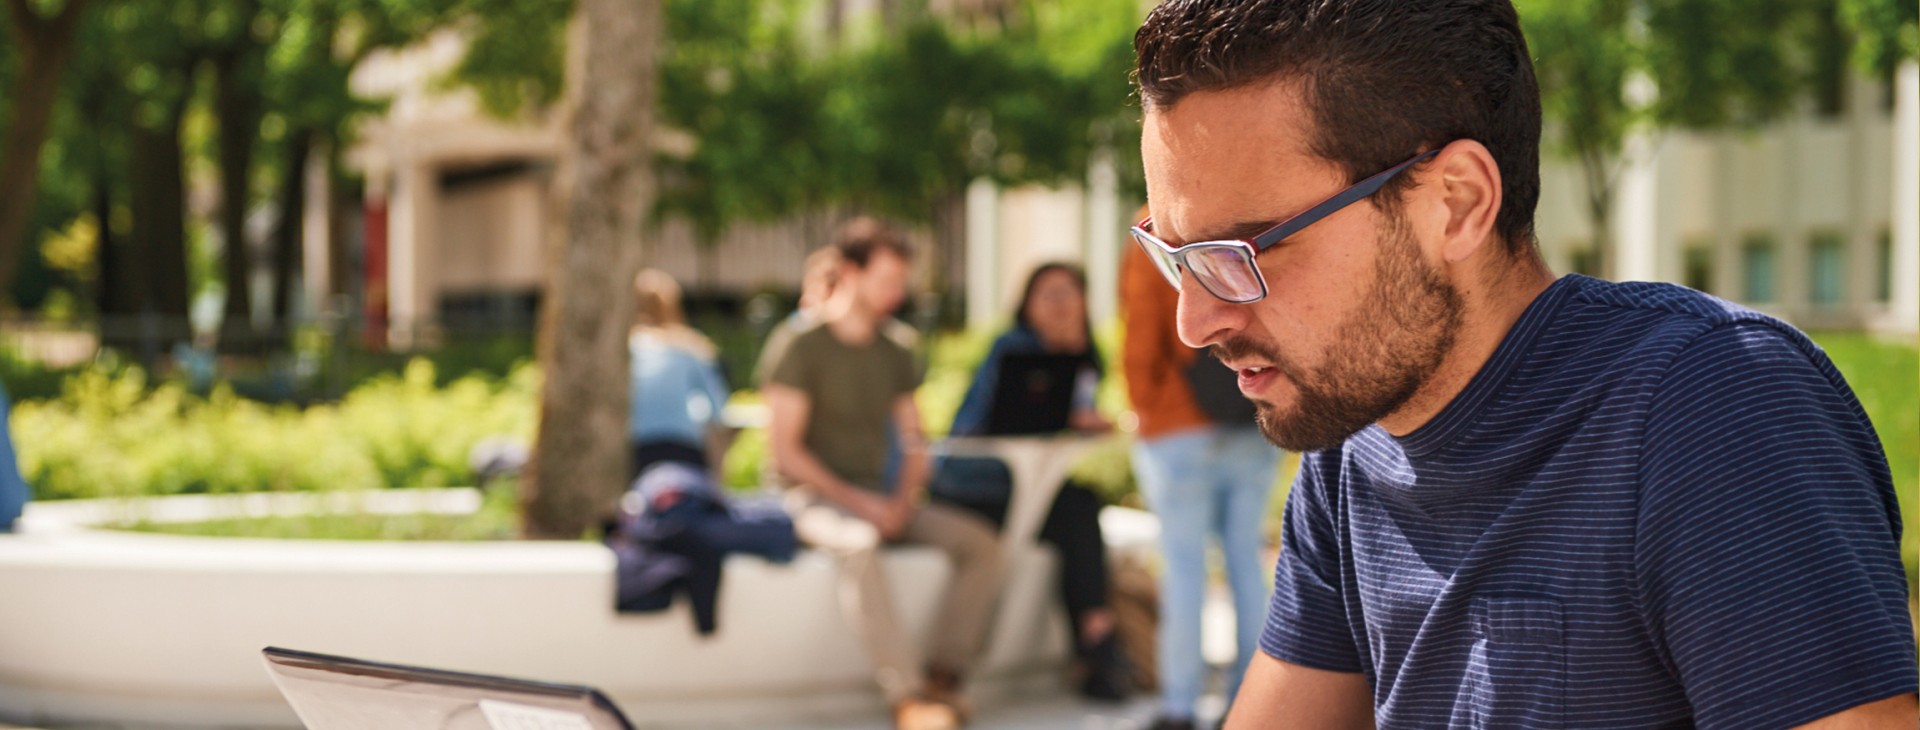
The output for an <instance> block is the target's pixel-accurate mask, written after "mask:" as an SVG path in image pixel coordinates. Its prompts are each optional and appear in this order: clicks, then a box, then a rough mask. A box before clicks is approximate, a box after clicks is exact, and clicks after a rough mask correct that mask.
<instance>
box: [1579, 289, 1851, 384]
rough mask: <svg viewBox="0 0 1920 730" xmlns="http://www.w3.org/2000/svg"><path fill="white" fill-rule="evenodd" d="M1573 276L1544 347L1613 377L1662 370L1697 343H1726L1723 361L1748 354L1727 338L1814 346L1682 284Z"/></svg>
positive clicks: (1776, 322) (1777, 323) (1805, 349)
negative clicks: (1564, 304) (1728, 343)
mask: <svg viewBox="0 0 1920 730" xmlns="http://www.w3.org/2000/svg"><path fill="white" fill-rule="evenodd" d="M1570 283H1571V284H1573V288H1572V294H1571V296H1570V297H1569V300H1570V306H1567V307H1566V308H1564V309H1563V310H1562V312H1561V313H1560V316H1559V317H1558V318H1557V319H1558V321H1557V322H1555V323H1554V325H1555V326H1554V328H1553V332H1552V334H1550V335H1549V336H1548V338H1547V340H1546V342H1544V343H1542V344H1543V346H1544V349H1548V350H1560V351H1562V352H1563V353H1564V354H1565V355H1567V357H1566V359H1567V360H1568V361H1569V362H1571V363H1583V364H1585V365H1587V366H1591V365H1593V364H1595V363H1607V364H1608V365H1609V366H1610V367H1608V368H1607V369H1606V372H1609V373H1611V374H1613V375H1614V376H1615V377H1618V378H1623V379H1625V378H1630V377H1632V378H1638V377H1639V375H1640V374H1644V373H1647V372H1649V369H1651V371H1653V372H1664V371H1665V370H1667V369H1668V368H1670V367H1671V366H1672V365H1673V364H1674V363H1675V362H1676V361H1677V360H1678V359H1679V358H1680V357H1681V356H1682V355H1683V354H1685V353H1688V352H1695V351H1698V350H1700V349H1701V348H1716V349H1722V350H1724V352H1722V356H1723V357H1725V358H1728V362H1737V361H1739V360H1741V359H1744V358H1746V357H1748V356H1750V355H1751V354H1752V353H1750V352H1749V353H1743V352H1741V351H1739V350H1737V349H1725V348H1721V346H1720V343H1721V341H1723V340H1726V339H1728V338H1734V339H1742V340H1744V341H1747V342H1750V343H1765V344H1766V345H1767V347H1768V348H1769V349H1772V348H1782V347H1784V348H1789V349H1792V350H1796V351H1799V352H1801V353H1803V354H1807V355H1811V354H1812V353H1814V352H1815V351H1817V348H1815V347H1814V346H1813V344H1812V341H1811V340H1808V339H1807V337H1806V335H1805V334H1803V333H1801V332H1800V331H1799V330H1797V329H1794V328H1793V326H1792V325H1789V324H1787V323H1786V322H1783V321H1781V320H1780V319H1778V318H1776V317H1773V316H1771V315H1768V314H1766V313H1764V312H1759V311H1756V310H1753V309H1750V308H1748V307H1745V306H1742V305H1740V304H1736V303H1733V302H1729V301H1727V300H1724V299H1721V298H1719V297H1715V296H1713V295H1710V294H1706V293H1704V292H1700V291H1696V290H1693V289H1689V288H1687V287H1684V286H1679V285H1676V284H1665V283H1656V282H1625V283H1615V282H1609V281H1602V280H1599V279H1591V278H1587V277H1579V278H1578V280H1576V281H1573V282H1570ZM1580 369H1585V368H1584V367H1583V368H1580ZM1656 379H1657V378H1656Z"/></svg>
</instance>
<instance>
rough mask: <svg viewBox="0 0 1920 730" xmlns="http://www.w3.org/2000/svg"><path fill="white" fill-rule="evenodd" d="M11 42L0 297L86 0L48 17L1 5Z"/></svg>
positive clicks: (17, 1) (0, 189)
mask: <svg viewBox="0 0 1920 730" xmlns="http://www.w3.org/2000/svg"><path fill="white" fill-rule="evenodd" d="M6 3H7V12H8V14H9V16H10V20H11V21H12V27H13V36H14V37H13V41H14V42H15V43H17V44H19V47H20V75H19V76H18V77H15V78H14V79H13V81H12V83H11V84H10V86H11V87H12V88H11V89H9V91H10V95H9V96H8V99H9V101H10V102H11V103H10V105H9V106H10V108H11V109H12V111H13V119H12V121H11V122H10V123H8V124H5V125H4V129H5V133H4V136H0V294H5V293H6V292H7V291H9V290H10V289H11V288H12V286H13V275H14V272H15V271H16V270H17V268H18V267H19V265H20V257H21V256H22V255H23V254H25V253H26V249H27V219H28V218H29V217H30V216H31V215H32V214H33V193H34V190H35V189H36V188H38V187H39V185H40V146H41V144H42V143H44V142H46V140H47V123H48V121H49V120H50V119H51V118H52V116H53V99H54V95H55V93H56V92H58V91H59V89H60V76H61V74H62V73H63V72H64V71H66V68H67V59H68V58H70V57H71V56H72V55H73V46H74V33H75V32H76V30H77V29H78V28H79V27H80V15H81V13H82V12H84V10H85V8H86V5H87V0H67V4H66V5H65V6H64V7H62V8H61V9H60V12H59V13H58V14H56V15H54V16H53V17H50V18H49V17H43V16H41V15H40V14H38V13H36V12H34V10H33V8H32V7H31V6H30V4H29V2H28V0H6Z"/></svg>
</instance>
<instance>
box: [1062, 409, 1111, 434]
mask: <svg viewBox="0 0 1920 730" xmlns="http://www.w3.org/2000/svg"><path fill="white" fill-rule="evenodd" d="M1067 426H1068V427H1070V428H1072V429H1073V430H1075V431H1079V432H1081V433H1106V432H1108V431H1112V430H1113V422H1112V421H1109V420H1107V417H1106V416H1102V415H1100V412H1099V411H1096V410H1092V409H1086V410H1076V411H1074V412H1073V415H1071V416H1068V417H1067Z"/></svg>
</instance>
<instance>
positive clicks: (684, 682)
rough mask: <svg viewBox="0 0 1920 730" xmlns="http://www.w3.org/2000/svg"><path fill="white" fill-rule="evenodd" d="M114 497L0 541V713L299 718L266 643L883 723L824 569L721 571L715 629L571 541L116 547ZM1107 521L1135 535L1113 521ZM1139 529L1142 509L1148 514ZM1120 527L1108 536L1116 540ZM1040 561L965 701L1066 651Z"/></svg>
mask: <svg viewBox="0 0 1920 730" xmlns="http://www.w3.org/2000/svg"><path fill="white" fill-rule="evenodd" d="M370 496H371V497H373V498H374V501H377V502H378V504H374V503H373V502H367V503H364V504H356V505H353V507H354V508H362V509H378V510H379V511H390V512H407V511H451V512H459V511H462V510H466V511H471V510H472V509H473V508H474V507H475V506H477V504H478V495H477V494H475V493H473V492H472V490H419V491H413V490H407V491H404V492H384V493H377V494H373V495H370ZM324 499H325V498H321V497H315V496H314V495H280V496H278V497H267V496H265V495H251V496H245V497H200V498H165V499H159V500H150V501H149V503H148V504H147V506H146V508H145V509H146V511H145V514H147V515H148V519H155V520H161V519H175V520H184V519H207V518H209V517H212V516H217V515H229V514H235V513H237V512H244V513H273V512H299V511H302V510H307V511H311V510H314V509H332V508H338V507H339V506H338V505H337V504H332V503H327V502H324V501H316V500H324ZM125 509H126V508H125V507H124V506H116V505H114V504H111V503H100V502H92V503H81V502H73V503H36V504H33V505H30V506H29V508H28V513H27V515H26V517H25V518H24V520H23V522H22V526H21V532H20V533H19V534H15V535H0V721H14V722H27V723H77V722H86V723H110V724H114V725H121V726H125V727H166V726H179V727H196V728H206V727H221V726H245V727H290V728H291V727H298V726H299V725H298V723H297V720H296V719H295V717H294V716H293V714H292V712H291V711H290V710H289V709H287V707H286V705H285V703H284V702H283V701H282V700H281V698H280V696H279V694H278V692H277V691H276V690H275V689H274V686H273V684H272V683H271V681H270V680H269V679H268V678H267V674H266V672H265V671H264V669H263V668H262V665H261V660H260V658H259V651H260V649H261V648H262V647H265V646H268V645H277V646H283V647H288V648H295V649H303V650H308V651H317V652H323V653H332V654H344V655H349V656H356V657H362V658H368V659H375V660H383V661H392V662H399V663H406V664H420V665H426V666H433V667H439V668H446V669H454V670H462V671H473V672H485V673H494V674H504V675H509V676H519V677H527V678H534V679H541V680H547V681H556V682H568V683H579V684H587V685H592V686H595V687H598V688H600V689H602V690H603V691H605V692H607V693H608V694H609V695H610V696H611V697H613V699H614V700H615V702H617V703H618V704H620V705H621V707H622V708H623V709H625V710H626V711H627V712H628V713H630V714H631V715H632V716H633V717H634V719H635V720H636V721H639V722H644V723H647V724H649V725H661V724H667V725H673V724H690V723H694V722H698V723H702V724H712V723H737V724H742V725H747V726H751V725H754V724H758V723H764V722H767V721H771V720H775V719H786V720H794V719H800V718H809V719H816V720H818V719H833V718H842V717H862V718H864V717H872V716H875V714H876V713H881V712H883V711H884V708H883V702H882V699H881V697H880V695H879V693H878V691H877V690H876V689H875V688H874V686H873V684H872V682H871V676H870V675H871V672H870V669H869V665H868V663H867V661H866V659H865V657H864V656H863V655H862V653H861V651H860V648H859V642H858V641H857V640H856V638H855V636H854V634H853V632H852V630H851V629H850V628H849V626H848V624H847V623H846V621H845V619H843V618H842V616H841V613H840V610H839V607H838V603H837V601H836V600H835V591H836V590H837V585H836V581H835V577H836V568H835V566H834V564H833V561H832V560H831V559H830V558H828V557H826V556H824V555H820V554H817V553H809V552H803V553H802V554H801V555H800V556H798V557H797V558H796V559H795V560H794V562H793V563H791V564H789V565H774V564H771V563H768V562H766V561H763V560H760V559H758V558H752V557H735V558H731V559H730V560H729V562H728V563H727V567H726V575H725V578H724V583H723V585H722V587H721V596H720V602H719V606H718V620H719V631H718V633H717V634H715V635H714V636H712V637H707V638H702V637H700V636H698V635H697V634H696V633H695V632H694V630H693V624H692V620H691V617H690V615H689V612H688V609H687V608H686V606H685V603H684V602H679V603H677V604H676V605H675V606H674V608H672V609H670V610H668V611H666V612H664V613H660V614H639V615H633V614H627V615H622V614H617V613H615V612H614V611H613V610H612V606H613V590H614V585H613V578H612V575H613V565H614V560H613V555H612V554H611V552H609V551H608V550H606V549H605V548H603V547H601V546H599V545H595V544H592V543H586V542H499V543H480V542H476V543H401V542H345V541H342V542H327V541H302V540H249V539H239V538H197V537H180V536H168V535H153V534H135V533H126V532H117V531H109V530H101V529H95V528H93V527H91V526H92V525H95V524H99V523H101V522H102V521H106V520H111V519H114V518H115V517H116V516H121V517H124V516H125ZM1113 517H1114V515H1111V514H1110V515H1109V516H1108V518H1107V519H1103V522H1106V523H1109V524H1110V525H1112V526H1110V527H1109V528H1108V529H1109V530H1110V531H1111V530H1114V529H1115V528H1116V527H1118V528H1119V531H1120V533H1121V534H1120V535H1118V537H1121V538H1122V541H1123V542H1126V541H1129V540H1130V541H1131V542H1133V543H1138V542H1139V532H1140V530H1139V529H1137V525H1138V521H1137V520H1133V521H1132V522H1131V524H1133V525H1135V527H1132V528H1130V527H1127V526H1126V525H1127V524H1129V520H1130V519H1132V517H1133V515H1127V514H1121V515H1119V519H1118V522H1117V523H1116V522H1115V520H1114V519H1113ZM1146 519H1148V520H1151V518H1150V517H1148V518H1146ZM1129 534H1131V535H1132V537H1131V538H1129V537H1128V535H1129ZM887 560H888V572H889V575H890V576H891V577H892V579H893V588H894V591H895V594H896V595H895V600H896V601H897V605H899V606H901V608H902V617H903V619H904V620H905V621H906V623H907V625H908V626H909V627H910V629H911V630H912V631H914V632H915V633H916V634H918V635H921V636H925V635H926V634H927V632H929V631H933V630H935V629H936V627H934V626H932V625H931V623H932V616H933V614H934V609H935V602H936V600H937V598H938V595H939V590H940V589H941V587H942V586H943V585H944V584H945V582H946V579H947V576H948V566H947V564H946V561H945V560H944V559H942V558H941V556H940V555H939V554H938V553H937V552H936V551H934V550H932V549H930V548H901V549H895V550H892V551H890V554H889V555H888V558H887ZM1056 566H1057V563H1056V561H1055V559H1054V557H1053V554H1052V551H1051V550H1048V549H1046V548H1044V547H1041V546H1038V545H1029V546H1027V547H1026V548H1025V549H1023V550H1021V551H1020V554H1019V555H1018V556H1017V557H1016V559H1015V562H1014V565H1013V566H1012V569H1011V572H1010V576H1009V581H1008V584H1007V587H1006V591H1005V593H1004V595H1003V600H1002V603H1001V607H1000V611H999V615H998V618H997V619H996V625H995V627H994V631H993V634H992V636H991V638H990V642H989V648H988V651H987V655H986V658H985V661H984V662H983V664H982V666H981V668H980V670H979V672H978V676H977V678H976V679H975V682H974V691H975V693H976V695H977V696H978V698H979V699H980V700H981V701H982V702H983V703H986V702H999V701H1007V700H1011V699H1014V698H1015V697H1016V696H1018V695H1022V694H1038V693H1053V692H1059V691H1061V689H1062V686H1063V683H1062V675H1063V671H1062V670H1063V668H1064V662H1065V659H1066V656H1067V653H1068V650H1067V646H1068V642H1067V635H1066V629H1065V625H1064V621H1063V620H1062V618H1061V609H1060V608H1059V606H1058V600H1057V599H1056V595H1057V593H1058V590H1057V588H1056V585H1057V582H1056V578H1055V571H1056V570H1057V567H1056Z"/></svg>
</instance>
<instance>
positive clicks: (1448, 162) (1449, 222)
mask: <svg viewBox="0 0 1920 730" xmlns="http://www.w3.org/2000/svg"><path fill="white" fill-rule="evenodd" d="M1427 175H1428V183H1427V184H1428V185H1432V186H1433V190H1434V193H1435V194H1437V195H1438V196H1439V201H1438V202H1439V203H1440V205H1441V206H1442V207H1443V208H1444V210H1445V224H1444V225H1443V226H1442V227H1441V235H1442V241H1441V248H1440V255H1441V257H1442V258H1444V259H1445V260H1446V262H1447V263H1450V264H1454V263H1460V262H1462V261H1465V260H1467V259H1468V258H1470V257H1472V256H1473V255H1474V253H1476V252H1478V251H1479V250H1480V249H1481V248H1482V247H1484V246H1485V245H1486V244H1487V242H1488V241H1490V240H1492V239H1493V233H1494V222H1495V220H1496V219H1497V218H1498V217H1499V215H1500V200H1501V192H1502V191H1501V186H1500V166H1499V164H1498V163H1496V162H1494V160H1493V153H1492V152H1489V151H1487V148H1486V146H1485V145H1482V144H1480V143H1479V142H1475V141H1473V140H1470V139H1462V140H1456V141H1454V142H1452V143H1450V144H1448V145H1447V146H1445V147H1442V148H1441V149H1440V154H1439V155H1437V156H1435V157H1434V158H1433V161H1432V162H1430V163H1428V172H1427Z"/></svg>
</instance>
